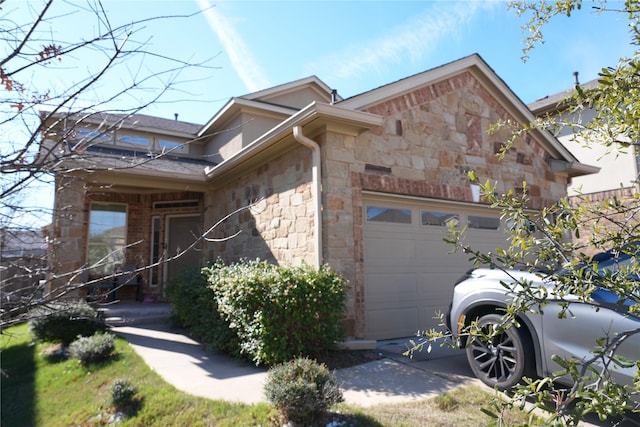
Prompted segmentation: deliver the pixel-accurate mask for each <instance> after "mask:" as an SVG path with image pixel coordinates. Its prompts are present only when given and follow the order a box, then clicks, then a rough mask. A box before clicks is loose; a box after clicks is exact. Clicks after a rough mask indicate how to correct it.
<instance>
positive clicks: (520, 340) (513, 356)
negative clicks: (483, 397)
mask: <svg viewBox="0 0 640 427" xmlns="http://www.w3.org/2000/svg"><path fill="white" fill-rule="evenodd" d="M501 323H502V317H501V316H500V315H497V314H486V315H484V316H482V317H480V318H479V319H478V321H477V324H478V329H479V331H480V333H479V334H478V335H477V336H474V337H473V338H472V339H471V340H470V342H469V345H468V346H467V360H468V361H469V366H470V367H471V370H472V371H473V373H474V374H475V375H476V377H478V378H479V379H480V380H481V381H482V382H483V383H485V384H486V385H488V386H489V387H492V388H498V389H500V390H506V389H509V388H511V387H513V386H514V385H516V384H517V383H518V382H520V380H521V379H522V377H523V376H525V375H527V374H528V373H529V372H531V370H530V366H531V361H530V360H528V359H527V354H532V353H531V351H529V347H530V346H529V345H528V341H527V340H526V338H524V337H523V335H522V334H521V332H520V331H518V330H517V329H516V328H515V327H510V328H507V329H505V330H504V331H500V332H497V333H495V334H493V336H490V337H488V336H486V335H490V334H492V332H493V330H494V328H497V327H499V325H500V324H501Z"/></svg>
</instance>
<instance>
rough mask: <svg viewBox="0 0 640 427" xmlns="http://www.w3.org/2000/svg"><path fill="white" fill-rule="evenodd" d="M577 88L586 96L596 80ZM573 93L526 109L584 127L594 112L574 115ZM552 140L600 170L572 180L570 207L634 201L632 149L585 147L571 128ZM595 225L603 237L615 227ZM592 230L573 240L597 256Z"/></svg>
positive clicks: (636, 172)
mask: <svg viewBox="0 0 640 427" xmlns="http://www.w3.org/2000/svg"><path fill="white" fill-rule="evenodd" d="M575 78H576V84H579V82H578V75H577V73H576V74H575ZM580 86H581V88H582V90H583V91H585V92H588V91H591V90H593V89H595V88H596V87H597V86H598V80H597V79H596V80H591V81H589V82H587V83H583V84H580ZM575 90H576V89H575V87H574V88H571V89H568V90H566V91H563V92H560V93H557V94H555V95H551V96H546V97H544V98H541V99H539V100H537V101H535V102H532V103H531V104H529V109H530V110H531V111H532V113H533V114H534V115H535V116H536V117H540V118H544V117H546V116H550V117H554V118H556V119H558V120H559V121H562V122H566V123H576V122H577V123H581V124H583V125H584V124H587V123H588V122H589V121H590V120H592V119H593V118H594V117H595V114H596V111H595V110H594V109H593V108H589V107H588V106H585V108H584V109H583V111H582V112H581V115H578V113H576V112H574V111H573V110H572V109H571V108H570V107H571V103H570V102H567V101H568V100H570V98H571V96H572V95H573V94H575ZM555 136H556V138H557V139H558V141H559V142H560V143H561V144H562V145H563V146H564V147H565V148H566V149H567V150H569V151H570V152H571V153H572V154H573V155H574V156H575V157H576V159H577V160H578V161H579V162H581V163H583V164H589V165H597V166H598V168H599V171H598V172H597V173H593V174H588V175H581V176H576V177H573V178H572V179H571V181H570V182H569V184H568V187H567V195H568V196H569V198H570V200H572V203H573V204H575V205H577V204H580V205H585V203H591V204H595V205H600V204H601V203H602V202H603V201H605V200H607V199H610V198H612V197H616V198H618V199H619V200H625V199H627V200H634V198H635V196H634V194H635V193H636V192H637V191H638V177H639V176H640V166H639V164H638V159H639V158H638V156H637V152H636V149H635V148H634V147H633V146H631V147H628V148H627V149H625V150H617V149H616V148H619V147H607V146H606V145H604V144H599V143H597V142H588V143H587V142H586V141H585V139H584V138H583V137H580V136H579V135H577V134H576V133H574V130H573V127H571V126H565V127H563V128H561V129H560V130H559V131H558V132H557V135H555ZM608 218H619V219H621V220H624V221H625V222H628V221H629V220H630V219H631V217H630V216H629V214H625V215H624V216H623V215H619V214H617V215H614V214H613V212H611V215H608ZM598 224H599V226H600V227H601V230H600V233H601V234H604V230H605V229H606V228H607V227H609V226H613V227H617V225H615V224H614V223H610V222H608V221H598ZM591 226H592V224H591V222H586V223H584V225H583V226H582V227H581V229H580V233H579V237H576V236H574V237H573V240H574V241H575V242H576V243H579V244H584V245H585V250H586V251H590V252H596V251H597V250H596V249H594V248H590V246H591V245H590V242H589V236H590V235H591V230H590V227H591Z"/></svg>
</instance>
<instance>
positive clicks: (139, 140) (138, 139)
mask: <svg viewBox="0 0 640 427" xmlns="http://www.w3.org/2000/svg"><path fill="white" fill-rule="evenodd" d="M118 138H119V140H120V141H121V142H124V143H127V144H134V145H144V146H145V147H146V146H147V145H149V138H147V137H146V136H134V135H127V134H122V135H119V136H118Z"/></svg>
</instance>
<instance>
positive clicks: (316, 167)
mask: <svg viewBox="0 0 640 427" xmlns="http://www.w3.org/2000/svg"><path fill="white" fill-rule="evenodd" d="M293 137H294V138H295V140H296V141H298V142H299V143H300V144H302V145H304V146H305V147H308V148H310V149H311V150H312V152H313V154H312V166H311V182H312V183H313V184H312V186H311V192H312V197H313V199H314V201H315V214H314V216H313V234H314V235H315V237H316V267H318V268H319V267H320V266H321V265H322V176H321V169H320V159H321V157H320V146H319V145H318V144H317V143H316V142H315V141H314V140H312V139H311V138H307V137H306V136H304V135H303V134H302V127H300V126H294V127H293Z"/></svg>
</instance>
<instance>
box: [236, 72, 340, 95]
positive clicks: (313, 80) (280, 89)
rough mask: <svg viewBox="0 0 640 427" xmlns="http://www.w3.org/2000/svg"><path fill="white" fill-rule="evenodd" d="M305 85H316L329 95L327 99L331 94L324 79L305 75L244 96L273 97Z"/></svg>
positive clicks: (321, 91)
mask: <svg viewBox="0 0 640 427" xmlns="http://www.w3.org/2000/svg"><path fill="white" fill-rule="evenodd" d="M304 86H310V87H311V86H316V87H317V88H319V89H320V90H319V91H318V92H319V93H324V94H325V95H327V96H328V98H327V99H329V97H330V96H331V88H330V87H329V86H328V85H327V84H325V83H324V82H323V81H322V80H320V79H319V78H318V77H317V76H309V77H304V78H302V79H299V80H294V81H292V82H288V83H284V84H281V85H278V86H274V87H270V88H268V89H263V90H259V91H257V92H252V93H248V94H246V95H243V96H242V98H245V99H259V98H265V99H268V98H272V97H274V96H278V95H282V94H286V93H289V92H292V91H295V90H297V89H299V88H301V87H304Z"/></svg>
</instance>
